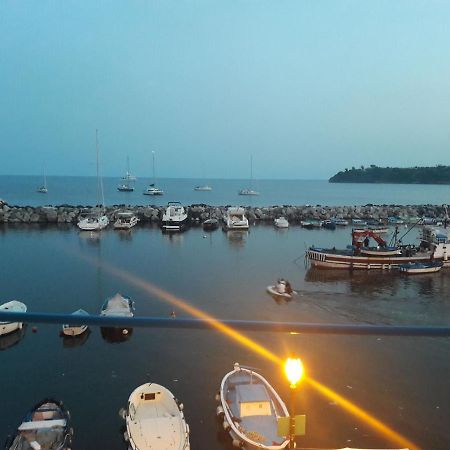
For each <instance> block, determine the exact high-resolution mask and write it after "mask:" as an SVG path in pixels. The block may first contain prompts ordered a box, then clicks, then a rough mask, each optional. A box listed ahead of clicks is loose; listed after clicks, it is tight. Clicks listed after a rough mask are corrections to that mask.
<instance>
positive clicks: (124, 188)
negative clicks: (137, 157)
mask: <svg viewBox="0 0 450 450" xmlns="http://www.w3.org/2000/svg"><path fill="white" fill-rule="evenodd" d="M122 180H124V181H125V182H124V183H121V184H119V186H117V190H118V191H121V192H133V191H134V186H133V185H132V184H131V183H132V182H133V181H136V177H135V176H134V175H131V172H130V158H129V157H128V156H127V171H126V173H125V176H124V177H122Z"/></svg>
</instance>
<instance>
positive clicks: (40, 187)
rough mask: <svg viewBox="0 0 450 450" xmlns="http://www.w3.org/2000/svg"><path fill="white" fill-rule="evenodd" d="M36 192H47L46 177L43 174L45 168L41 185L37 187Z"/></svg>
mask: <svg viewBox="0 0 450 450" xmlns="http://www.w3.org/2000/svg"><path fill="white" fill-rule="evenodd" d="M37 192H39V193H40V194H47V192H48V189H47V177H46V176H45V170H44V184H43V185H42V186H39V187H38V189H37Z"/></svg>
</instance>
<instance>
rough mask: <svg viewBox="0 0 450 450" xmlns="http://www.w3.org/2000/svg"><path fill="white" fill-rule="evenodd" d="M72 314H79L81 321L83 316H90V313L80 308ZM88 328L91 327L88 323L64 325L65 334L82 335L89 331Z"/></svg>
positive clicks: (63, 331)
mask: <svg viewBox="0 0 450 450" xmlns="http://www.w3.org/2000/svg"><path fill="white" fill-rule="evenodd" d="M72 315H74V316H79V317H80V321H82V319H83V316H85V317H86V316H89V313H88V312H86V311H85V310H84V309H78V310H77V311H75V312H73V313H72ZM88 328H89V327H88V326H87V325H68V324H66V323H65V324H64V325H63V326H62V333H63V335H64V336H80V335H81V334H83V333H84V332H85V331H87V329H88Z"/></svg>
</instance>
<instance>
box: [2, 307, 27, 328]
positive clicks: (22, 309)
mask: <svg viewBox="0 0 450 450" xmlns="http://www.w3.org/2000/svg"><path fill="white" fill-rule="evenodd" d="M0 311H1V312H16V313H18V312H20V313H24V312H27V306H26V305H25V304H24V303H22V302H19V301H17V300H11V301H10V302H6V303H3V304H2V305H0ZM22 327H23V323H22V322H0V336H3V335H5V334H9V333H12V332H14V331H16V330H21V329H22Z"/></svg>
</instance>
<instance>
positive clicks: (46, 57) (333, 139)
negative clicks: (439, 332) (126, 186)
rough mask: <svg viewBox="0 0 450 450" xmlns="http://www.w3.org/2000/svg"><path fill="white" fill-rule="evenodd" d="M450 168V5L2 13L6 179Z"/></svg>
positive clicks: (159, 5) (97, 6)
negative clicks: (98, 173) (375, 167)
mask: <svg viewBox="0 0 450 450" xmlns="http://www.w3.org/2000/svg"><path fill="white" fill-rule="evenodd" d="M96 129H98V136H99V147H100V151H101V170H102V173H103V174H104V175H107V176H116V175H117V176H118V175H121V174H123V173H124V172H125V170H126V158H127V155H128V156H129V158H130V166H131V171H132V172H133V173H135V174H136V175H138V176H151V173H152V151H154V152H155V160H156V172H157V176H158V177H161V178H162V177H183V178H202V177H204V178H241V179H242V178H248V177H250V158H251V156H252V158H253V177H254V178H255V179H258V178H259V179H270V178H287V179H327V178H329V177H330V176H332V175H333V174H334V173H336V172H337V171H339V170H343V169H344V168H346V167H348V168H350V167H352V166H355V167H358V166H360V165H364V166H368V165H370V164H376V165H379V166H391V167H392V166H399V167H407V166H421V165H427V166H429V165H431V166H433V165H436V164H445V165H450V151H449V149H450V2H449V1H437V0H423V1H422V0H396V1H392V0H377V1H369V0H367V1H362V0H340V1H339V0H277V1H275V0H271V1H266V0H222V1H221V0H215V1H211V0H161V1H151V0H147V1H141V0H121V1H118V0H108V1H106V0H105V1H102V0H96V1H94V2H93V1H88V0H84V1H80V0H76V1H71V0H65V1H60V0H58V1H56V0H55V1H49V0H39V1H35V0H32V1H28V0H20V1H16V0H2V1H1V2H0V174H8V175H19V174H27V175H32V174H35V175H39V174H42V172H43V171H45V173H46V174H47V175H95V172H96V166H95V160H96V153H95V130H96Z"/></svg>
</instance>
